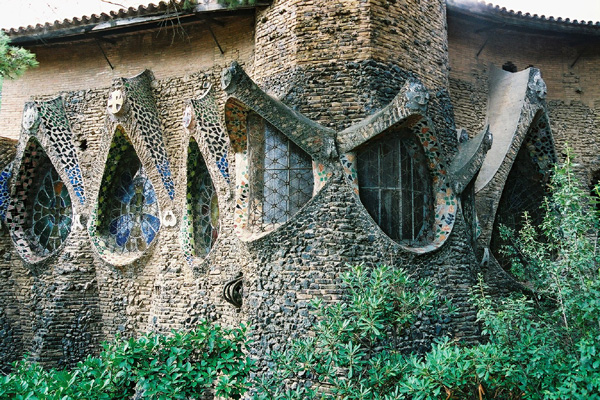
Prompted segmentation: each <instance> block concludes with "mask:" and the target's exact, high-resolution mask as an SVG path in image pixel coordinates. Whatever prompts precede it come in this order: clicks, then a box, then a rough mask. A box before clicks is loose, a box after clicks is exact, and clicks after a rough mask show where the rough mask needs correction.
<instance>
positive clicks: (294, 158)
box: [248, 113, 314, 229]
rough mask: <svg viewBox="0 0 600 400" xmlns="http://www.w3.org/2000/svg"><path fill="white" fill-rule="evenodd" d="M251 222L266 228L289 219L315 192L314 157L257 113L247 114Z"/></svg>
mask: <svg viewBox="0 0 600 400" xmlns="http://www.w3.org/2000/svg"><path fill="white" fill-rule="evenodd" d="M248 132H249V137H248V140H249V146H248V147H249V156H250V170H251V174H252V180H251V183H250V218H249V220H250V222H251V224H253V226H255V227H259V228H261V229H266V228H267V227H273V226H276V225H279V224H282V223H284V222H286V221H287V220H288V219H290V217H292V216H293V215H294V214H295V213H296V212H298V210H300V208H302V206H304V204H306V202H307V201H308V200H310V198H311V197H312V193H313V184H314V178H313V172H312V159H311V157H310V156H309V155H308V154H306V152H304V151H303V150H302V149H300V148H299V147H298V146H297V145H296V144H294V143H293V142H292V141H291V140H289V139H288V138H287V137H286V136H285V135H283V134H282V133H281V132H279V131H278V130H277V129H275V128H274V127H273V126H272V125H270V124H269V123H268V122H266V121H265V120H264V119H262V118H261V117H260V116H258V115H257V114H252V113H251V114H249V115H248Z"/></svg>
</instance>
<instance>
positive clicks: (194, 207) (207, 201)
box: [180, 139, 219, 264]
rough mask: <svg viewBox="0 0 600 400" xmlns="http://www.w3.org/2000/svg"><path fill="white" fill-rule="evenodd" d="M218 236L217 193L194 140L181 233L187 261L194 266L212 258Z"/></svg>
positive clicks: (189, 154) (188, 165)
mask: <svg viewBox="0 0 600 400" xmlns="http://www.w3.org/2000/svg"><path fill="white" fill-rule="evenodd" d="M218 234H219V202H218V199H217V192H216V190H215V187H214V185H213V183H212V180H211V178H210V174H209V172H208V169H207V167H206V164H205V163H204V158H203V157H202V153H201V152H200V149H199V147H198V144H197V143H196V141H195V140H194V139H191V140H190V143H189V146H188V156H187V188H186V213H185V214H184V215H183V223H182V224H181V232H180V239H181V241H182V245H183V249H184V255H185V258H186V260H187V261H188V262H189V263H190V264H191V263H192V262H193V259H194V257H202V256H205V255H206V254H208V253H209V252H210V249H211V248H212V246H213V244H214V242H215V240H216V239H217V236H218Z"/></svg>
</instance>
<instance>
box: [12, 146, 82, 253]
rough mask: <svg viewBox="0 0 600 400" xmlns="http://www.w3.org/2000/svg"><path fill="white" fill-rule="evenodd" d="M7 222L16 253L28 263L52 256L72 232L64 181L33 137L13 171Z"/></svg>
mask: <svg viewBox="0 0 600 400" xmlns="http://www.w3.org/2000/svg"><path fill="white" fill-rule="evenodd" d="M13 184H14V188H15V195H14V196H13V197H12V198H11V202H10V204H9V206H8V210H7V215H6V221H7V223H8V225H9V227H10V231H11V236H12V238H13V242H14V243H15V246H16V248H17V251H18V253H19V254H20V255H21V257H23V259H25V260H26V261H29V262H36V261H41V260H42V259H44V258H46V257H48V256H50V255H52V254H54V253H55V252H56V251H57V250H58V249H59V248H60V247H61V246H62V244H63V243H64V242H65V240H66V239H67V236H68V235H69V233H70V232H71V228H72V221H73V207H72V204H71V197H70V195H69V191H68V189H67V186H66V185H65V182H64V181H63V180H62V179H61V177H60V176H59V174H58V172H57V170H56V168H55V167H54V165H53V164H52V162H51V160H50V158H49V157H48V155H47V154H46V152H45V151H44V149H43V148H42V146H41V145H40V143H39V142H38V140H37V139H36V138H34V137H32V138H30V139H29V141H28V142H27V144H26V146H25V149H24V152H23V160H22V162H21V163H20V166H19V168H18V170H17V172H16V176H15V181H14V183H13Z"/></svg>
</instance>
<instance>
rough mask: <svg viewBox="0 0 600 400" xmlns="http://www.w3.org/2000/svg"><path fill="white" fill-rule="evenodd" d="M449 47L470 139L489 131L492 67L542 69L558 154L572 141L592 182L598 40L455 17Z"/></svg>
mask: <svg viewBox="0 0 600 400" xmlns="http://www.w3.org/2000/svg"><path fill="white" fill-rule="evenodd" d="M448 42H449V57H450V66H451V68H452V69H451V72H450V94H451V98H452V104H453V106H454V111H455V118H456V125H457V126H458V127H464V128H467V130H468V131H469V133H470V134H473V133H477V132H479V131H480V130H481V129H482V128H483V124H484V122H485V116H486V109H487V101H486V99H487V91H488V83H487V82H488V74H489V68H488V67H489V65H490V64H494V65H495V66H497V67H501V66H502V65H503V64H504V63H506V62H508V61H511V62H512V63H513V64H515V65H516V66H517V68H518V70H519V71H520V70H523V69H525V68H527V67H528V66H530V65H533V66H534V67H536V68H538V69H540V71H541V72H542V76H543V78H544V81H545V82H546V85H547V86H548V89H547V90H548V95H547V102H548V112H549V114H548V117H549V120H550V124H551V127H552V134H553V136H554V138H555V141H556V149H557V152H558V154H559V155H560V154H562V153H564V144H565V143H567V142H568V144H569V146H570V147H572V148H573V151H574V153H575V154H576V155H577V162H579V163H581V166H580V175H581V177H582V178H583V179H584V181H585V183H587V184H590V183H591V182H592V180H593V178H592V175H593V172H594V171H597V170H598V165H599V162H600V158H598V151H599V143H598V139H597V137H598V132H600V125H599V123H598V117H597V115H598V113H597V108H598V106H599V105H600V102H599V99H600V88H599V87H598V84H597V82H598V76H599V74H600V70H599V67H598V65H599V62H600V56H599V55H600V40H599V39H598V38H597V37H594V36H589V37H578V36H576V35H566V34H559V33H557V32H553V31H531V30H529V31H527V30H525V29H522V30H519V29H518V28H503V27H498V26H491V27H490V25H489V24H488V25H486V24H484V23H483V22H482V21H478V20H476V19H472V18H466V17H463V16H460V15H455V14H452V15H451V16H449V18H448ZM478 53H479V54H478ZM492 133H493V132H492Z"/></svg>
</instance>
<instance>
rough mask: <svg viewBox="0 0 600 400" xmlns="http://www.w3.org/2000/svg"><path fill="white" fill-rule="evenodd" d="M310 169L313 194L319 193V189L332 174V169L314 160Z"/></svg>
mask: <svg viewBox="0 0 600 400" xmlns="http://www.w3.org/2000/svg"><path fill="white" fill-rule="evenodd" d="M312 170H313V180H314V189H313V196H314V195H316V194H317V193H319V191H320V190H321V189H323V187H324V186H325V184H326V183H327V182H328V181H329V179H330V178H331V177H332V176H333V171H331V169H330V168H328V167H327V166H326V165H325V164H322V163H318V162H316V161H313V162H312Z"/></svg>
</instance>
